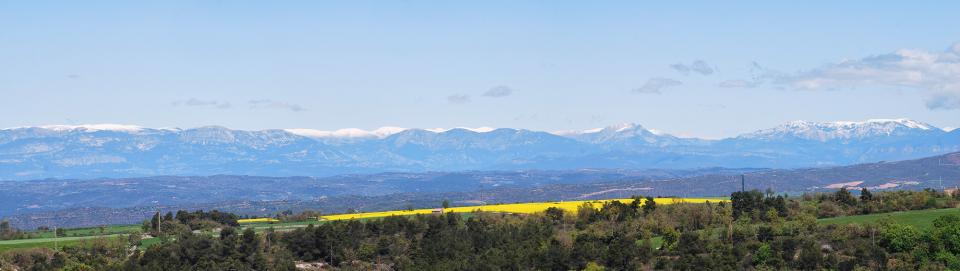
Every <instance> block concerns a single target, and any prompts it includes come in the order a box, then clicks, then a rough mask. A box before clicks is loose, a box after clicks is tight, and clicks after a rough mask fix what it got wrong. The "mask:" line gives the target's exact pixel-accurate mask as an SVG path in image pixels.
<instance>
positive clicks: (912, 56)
mask: <svg viewBox="0 0 960 271" xmlns="http://www.w3.org/2000/svg"><path fill="white" fill-rule="evenodd" d="M760 70H761V71H763V73H762V74H761V75H759V76H757V79H758V80H761V81H766V82H769V83H771V84H773V85H776V86H784V87H788V88H793V89H803V90H820V89H842V88H851V87H859V86H886V87H900V88H908V89H915V90H919V91H924V92H926V93H927V94H928V95H930V96H929V97H928V99H927V101H926V106H927V108H929V109H931V110H951V109H960V43H956V44H953V45H952V46H951V47H950V48H949V49H947V50H945V51H942V52H930V51H925V50H918V49H901V50H897V51H895V52H892V53H888V54H881V55H873V56H868V57H864V58H859V59H846V60H842V61H838V62H836V63H830V64H827V65H824V66H822V67H819V68H815V69H811V70H806V71H800V72H796V73H778V72H773V71H770V70H765V69H762V68H760Z"/></svg>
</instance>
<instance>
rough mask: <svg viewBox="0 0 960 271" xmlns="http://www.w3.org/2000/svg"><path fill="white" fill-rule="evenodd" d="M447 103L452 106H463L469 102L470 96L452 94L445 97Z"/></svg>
mask: <svg viewBox="0 0 960 271" xmlns="http://www.w3.org/2000/svg"><path fill="white" fill-rule="evenodd" d="M447 101H448V102H450V103H454V104H465V103H469V102H470V95H467V94H454V95H450V96H447Z"/></svg>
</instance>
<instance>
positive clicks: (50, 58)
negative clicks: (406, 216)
mask: <svg viewBox="0 0 960 271" xmlns="http://www.w3.org/2000/svg"><path fill="white" fill-rule="evenodd" d="M715 2H716V1H713V2H707V1H703V2H694V1H690V2H688V1H669V3H667V1H664V2H660V3H641V2H640V1H623V2H619V1H589V2H582V1H471V2H468V1H302V2H301V1H283V2H280V3H277V2H274V1H62V2H54V1H0V127H18V126H36V125H50V124H89V123H118V124H132V125H141V126H146V127H156V128H161V127H180V128H192V127H199V126H205V125H220V126H225V127H229V128H233V129H246V130H260V129H282V128H312V129H321V130H335V129H340V128H361V129H369V130H372V129H376V128H378V127H381V126H398V127H408V128H435V127H481V126H488V127H512V128H525V129H532V130H544V131H558V130H574V129H588V128H595V127H603V126H607V125H611V124H617V123H625V122H631V123H638V124H641V125H643V126H645V127H648V128H653V129H656V130H659V131H664V132H667V133H672V134H675V135H680V136H696V137H705V138H720V137H727V136H734V135H736V134H740V133H745V132H750V131H754V130H758V129H763V128H769V127H773V126H776V125H779V124H782V123H784V122H788V121H793V120H808V121H838V120H845V121H856V120H867V119H877V118H910V119H915V120H919V121H923V122H927V123H930V124H932V125H935V126H938V127H947V128H949V127H960V43H958V42H960V17H958V16H957V15H956V11H958V10H960V2H955V1H929V2H916V1H912V2H896V3H895V2H893V1H890V2H883V1H842V3H841V1H793V2H787V1H776V3H771V2H773V1H756V2H754V1H742V2H740V1H738V2H728V1H723V3H715Z"/></svg>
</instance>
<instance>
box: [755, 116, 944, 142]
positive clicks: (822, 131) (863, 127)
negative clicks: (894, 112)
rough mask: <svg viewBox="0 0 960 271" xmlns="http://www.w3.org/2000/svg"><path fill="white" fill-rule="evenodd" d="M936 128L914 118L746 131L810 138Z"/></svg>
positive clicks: (802, 123) (793, 123)
mask: <svg viewBox="0 0 960 271" xmlns="http://www.w3.org/2000/svg"><path fill="white" fill-rule="evenodd" d="M931 130H939V129H937V128H936V127H934V126H932V125H929V124H926V123H923V122H919V121H914V120H910V119H870V120H866V121H834V122H812V121H803V120H797V121H791V122H788V123H786V124H782V125H780V126H777V127H774V128H770V129H764V130H759V131H756V132H753V133H749V134H745V135H742V136H740V137H743V138H765V139H774V138H784V137H797V138H801V139H807V140H818V141H827V140H834V139H853V138H866V137H871V136H881V135H893V134H903V133H908V132H911V131H920V132H927V131H931Z"/></svg>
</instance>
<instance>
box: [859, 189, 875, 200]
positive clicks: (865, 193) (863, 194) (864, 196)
mask: <svg viewBox="0 0 960 271" xmlns="http://www.w3.org/2000/svg"><path fill="white" fill-rule="evenodd" d="M870 200H873V193H870V190H867V188H866V187H864V188H863V189H860V201H870Z"/></svg>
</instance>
